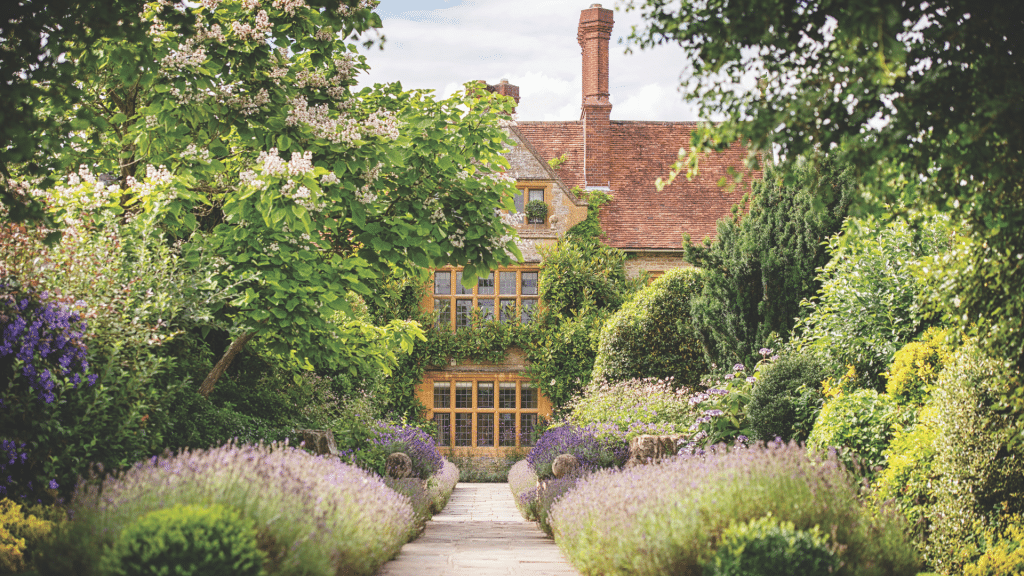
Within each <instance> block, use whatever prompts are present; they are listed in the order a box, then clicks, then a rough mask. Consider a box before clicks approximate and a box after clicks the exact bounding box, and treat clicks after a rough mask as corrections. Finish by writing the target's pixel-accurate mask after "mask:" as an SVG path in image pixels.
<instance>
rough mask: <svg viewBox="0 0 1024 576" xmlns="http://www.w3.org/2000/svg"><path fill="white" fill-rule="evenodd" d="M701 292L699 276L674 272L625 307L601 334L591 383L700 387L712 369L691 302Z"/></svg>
mask: <svg viewBox="0 0 1024 576" xmlns="http://www.w3.org/2000/svg"><path fill="white" fill-rule="evenodd" d="M701 286H702V280H701V271H700V270H698V269H696V268H680V269H675V270H669V271H668V272H666V273H665V275H664V276H661V277H660V278H658V279H657V280H655V281H654V282H652V283H651V285H650V286H647V287H646V288H644V289H643V290H641V291H640V292H639V293H637V294H636V295H634V296H633V298H631V299H630V300H629V301H628V302H626V303H625V304H623V305H622V308H620V309H619V311H618V312H616V313H615V314H614V315H612V316H611V318H609V319H608V321H607V322H605V325H604V328H602V329H601V339H600V341H599V343H598V347H597V359H596V360H595V361H594V372H593V376H592V379H593V380H598V381H599V380H607V381H609V382H614V381H622V380H629V379H630V378H643V377H654V378H668V377H672V378H674V379H675V383H676V385H678V386H685V387H687V388H696V387H697V386H699V384H700V377H701V375H702V374H704V373H705V372H707V365H706V364H705V361H704V349H703V347H702V346H701V343H700V340H699V338H698V337H697V334H696V330H695V328H694V327H693V324H692V322H691V321H690V299H691V298H692V297H694V296H695V295H697V294H699V293H700V291H701Z"/></svg>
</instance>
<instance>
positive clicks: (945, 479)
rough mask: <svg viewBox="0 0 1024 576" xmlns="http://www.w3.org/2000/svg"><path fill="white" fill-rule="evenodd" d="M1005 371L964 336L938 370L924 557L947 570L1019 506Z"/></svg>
mask: <svg viewBox="0 0 1024 576" xmlns="http://www.w3.org/2000/svg"><path fill="white" fill-rule="evenodd" d="M1010 373H1011V370H1010V369H1008V368H1007V367H1006V365H1005V363H1004V362H1000V361H997V360H993V359H992V358H989V357H987V355H986V354H985V352H984V351H983V350H982V349H979V347H978V346H976V345H975V344H973V343H968V344H967V345H965V346H964V347H963V348H961V349H960V350H958V351H957V352H956V353H955V354H954V356H953V358H952V360H951V362H950V364H949V365H948V366H947V368H946V369H945V370H944V371H943V372H942V374H941V375H940V376H939V379H938V382H937V389H936V391H935V393H934V399H935V404H936V408H937V410H936V412H937V419H938V434H937V437H936V452H937V454H936V461H935V464H934V467H935V471H936V473H937V474H938V476H939V480H938V482H937V486H936V496H937V498H936V500H937V501H936V504H935V507H934V508H933V510H932V512H931V520H932V524H933V528H932V533H931V536H930V539H929V545H930V552H929V555H930V556H931V557H930V558H929V560H930V562H931V563H932V564H933V565H934V566H935V568H937V569H938V570H940V571H942V572H946V573H955V572H957V571H959V570H960V569H961V568H962V567H963V566H964V564H966V563H967V562H971V561H973V560H975V559H976V558H977V557H978V556H979V555H980V554H981V552H983V550H982V549H981V536H982V534H983V532H984V529H985V528H987V527H999V525H1000V524H1002V523H1003V521H1004V519H1005V518H1006V517H1007V516H1009V515H1012V514H1020V513H1024V449H1022V448H1021V446H1020V445H1018V444H1014V443H1012V440H1013V436H1014V434H1015V433H1016V431H1015V430H1014V429H1013V427H1012V426H1010V424H1011V423H1012V416H1011V415H1010V414H1007V413H1006V412H1005V411H1004V410H1002V409H1001V408H1002V406H1001V404H1000V402H999V397H1000V394H1001V393H1002V392H1004V391H1005V389H1006V387H1007V386H1009V385H1011V382H1012V379H1011V378H1010Z"/></svg>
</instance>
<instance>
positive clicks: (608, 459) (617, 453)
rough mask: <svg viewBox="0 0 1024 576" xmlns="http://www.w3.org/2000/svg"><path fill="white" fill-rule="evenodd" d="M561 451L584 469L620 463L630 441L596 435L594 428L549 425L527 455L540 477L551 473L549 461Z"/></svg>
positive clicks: (589, 469)
mask: <svg viewBox="0 0 1024 576" xmlns="http://www.w3.org/2000/svg"><path fill="white" fill-rule="evenodd" d="M562 454H572V455H573V456H575V457H576V458H577V459H578V460H579V462H580V467H581V468H582V469H584V470H588V471H592V470H597V469H600V468H609V467H616V466H622V465H623V464H625V463H626V459H627V458H628V457H629V444H628V443H626V442H623V441H622V440H621V439H620V438H617V437H608V436H605V437H603V438H599V437H598V436H597V434H596V433H595V431H594V430H592V429H590V428H580V427H578V426H572V425H565V426H558V427H555V428H548V430H547V431H546V432H544V434H543V435H541V437H540V438H538V439H537V444H536V445H535V446H534V447H533V449H531V450H530V453H529V454H527V455H526V461H527V462H529V463H530V466H531V467H532V468H533V471H534V472H535V473H536V474H537V476H538V477H539V478H541V479H544V478H550V477H551V476H552V472H551V463H552V462H554V460H555V458H557V457H558V456H560V455H562Z"/></svg>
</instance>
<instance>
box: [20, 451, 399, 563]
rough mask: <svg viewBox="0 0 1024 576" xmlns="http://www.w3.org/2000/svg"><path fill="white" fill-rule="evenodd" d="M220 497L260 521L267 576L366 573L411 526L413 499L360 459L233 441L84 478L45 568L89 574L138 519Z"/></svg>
mask: <svg viewBox="0 0 1024 576" xmlns="http://www.w3.org/2000/svg"><path fill="white" fill-rule="evenodd" d="M215 504H216V505H221V506H224V507H226V508H229V509H231V510H233V511H234V512H235V513H237V514H239V515H240V516H241V517H242V518H245V519H247V520H249V521H251V522H253V524H254V525H255V526H256V527H257V544H258V546H259V548H260V549H261V550H263V551H264V552H265V553H266V554H267V557H268V562H267V564H266V565H265V566H264V568H265V569H266V570H267V572H268V574H269V575H270V576H275V575H285V574H287V575H299V574H302V575H309V576H314V575H323V576H334V575H335V574H354V575H366V576H369V575H370V574H373V573H374V572H375V571H376V570H377V569H378V568H379V566H380V565H381V564H383V563H384V562H385V561H387V560H388V559H389V558H391V557H393V556H394V555H395V554H396V553H397V552H398V549H399V548H400V547H401V546H402V544H404V543H405V542H406V540H407V538H408V537H409V535H410V533H411V530H412V528H413V526H414V515H413V509H412V506H411V505H410V501H409V498H407V497H405V496H402V495H400V494H398V493H397V492H395V491H394V490H391V489H390V488H388V487H387V485H385V483H384V481H383V480H381V479H380V478H378V477H376V476H374V475H373V474H369V473H367V472H366V471H364V470H361V469H359V468H357V467H355V466H352V465H349V464H345V463H342V462H340V461H338V460H337V459H333V458H325V457H320V456H314V455H312V454H309V453H307V452H305V451H302V450H299V449H296V448H291V447H288V446H285V445H274V446H262V445H259V446H253V445H234V444H228V445H225V446H222V447H220V448H213V449H210V450H196V451H188V450H186V451H184V452H182V453H180V454H178V455H174V456H164V457H159V458H158V457H153V458H152V459H151V460H147V461H143V462H139V463H138V464H136V465H135V466H134V467H132V468H131V469H129V470H127V471H126V472H124V473H122V474H114V475H110V476H107V477H106V478H105V479H103V480H102V481H99V480H94V481H90V482H83V483H81V484H80V485H79V486H78V488H77V490H76V492H75V494H74V498H73V499H72V501H71V505H70V510H71V513H72V514H73V517H74V521H73V522H72V523H71V526H70V529H69V530H67V531H64V532H62V533H61V534H60V535H58V537H57V538H56V540H55V541H54V542H53V543H52V544H51V548H50V549H49V550H44V554H41V555H40V557H41V558H42V560H41V561H40V565H39V566H38V569H39V572H40V574H42V575H53V576H57V575H61V576H63V575H65V574H79V575H82V576H91V575H93V574H96V573H97V571H96V570H97V567H98V566H97V562H98V560H99V557H100V556H101V555H102V554H103V553H104V551H105V550H107V549H108V548H109V547H110V546H112V545H113V544H114V542H115V541H116V540H117V539H118V537H119V535H120V534H121V533H122V531H123V530H124V529H125V528H126V527H127V526H130V525H132V524H133V523H134V522H135V521H136V520H137V519H138V518H140V517H142V516H144V515H146V514H148V513H150V512H153V511H155V510H163V509H167V508H172V507H174V506H177V505H185V506H188V505H202V506H210V505H215Z"/></svg>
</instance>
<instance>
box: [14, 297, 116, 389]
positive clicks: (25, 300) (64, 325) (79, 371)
mask: <svg viewBox="0 0 1024 576" xmlns="http://www.w3.org/2000/svg"><path fill="white" fill-rule="evenodd" d="M49 299H50V298H49V293H47V292H43V293H42V294H39V295H35V294H33V293H24V292H21V291H18V290H15V291H10V290H8V289H7V288H6V287H2V288H0V330H2V333H0V378H2V379H3V382H4V384H5V389H4V392H5V394H4V396H5V397H7V395H8V394H10V395H11V396H22V395H23V394H21V393H19V391H18V390H17V388H18V387H25V386H27V387H28V388H29V389H30V390H31V393H32V394H34V395H35V397H36V398H37V399H38V400H39V401H40V402H45V403H46V404H52V403H53V402H54V400H56V399H57V398H58V395H59V394H61V393H62V392H64V391H65V390H68V389H72V390H73V389H76V388H78V386H79V384H85V385H88V386H92V385H93V384H94V383H95V382H96V374H90V373H89V360H88V359H87V358H86V351H85V342H84V340H83V336H84V335H85V331H86V323H85V322H84V321H83V320H82V318H81V316H79V315H78V314H77V313H75V312H72V311H71V310H70V309H69V308H67V307H66V306H63V305H61V304H60V303H57V302H50V301H49ZM11 400H12V401H15V402H17V401H18V400H16V399H14V398H11ZM6 404H7V402H6V401H5V399H4V398H0V407H3V406H5V405H6Z"/></svg>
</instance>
